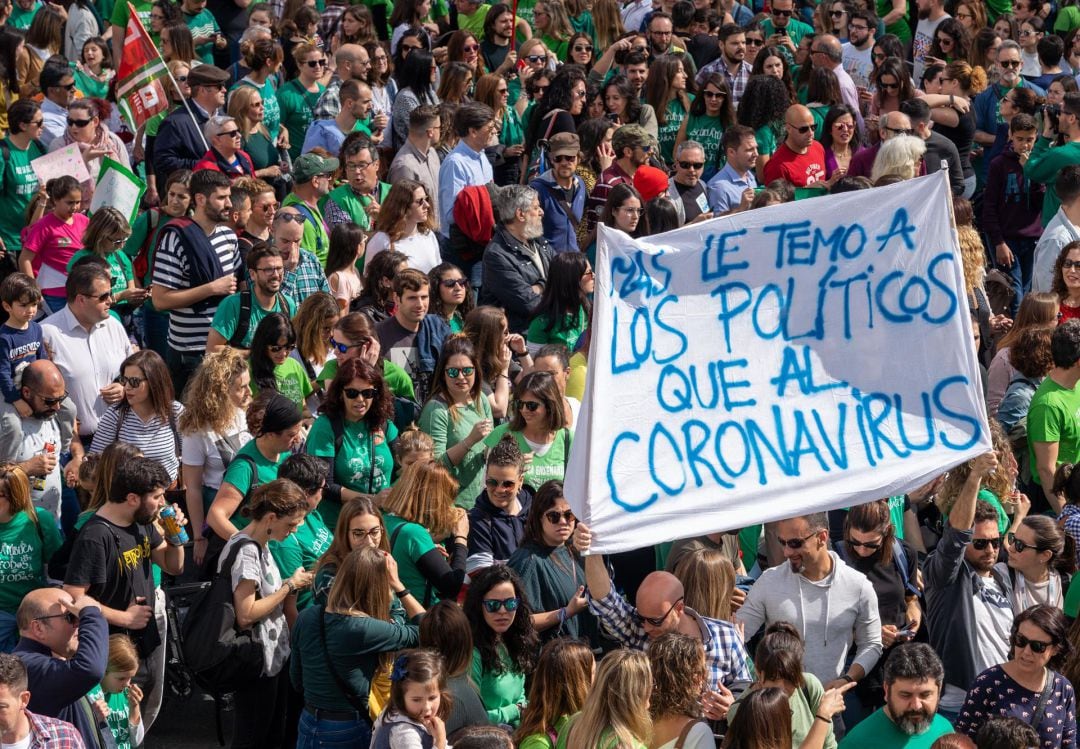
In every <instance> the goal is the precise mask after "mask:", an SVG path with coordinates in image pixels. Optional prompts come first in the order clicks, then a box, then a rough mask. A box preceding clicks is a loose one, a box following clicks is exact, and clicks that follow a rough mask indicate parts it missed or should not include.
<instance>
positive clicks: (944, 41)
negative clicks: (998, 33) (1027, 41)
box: [937, 34, 1023, 47]
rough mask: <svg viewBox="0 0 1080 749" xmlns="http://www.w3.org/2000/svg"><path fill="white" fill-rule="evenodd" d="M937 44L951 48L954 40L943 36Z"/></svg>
mask: <svg viewBox="0 0 1080 749" xmlns="http://www.w3.org/2000/svg"><path fill="white" fill-rule="evenodd" d="M1020 36H1023V34H1021V35H1020ZM937 43H938V44H939V45H941V46H942V47H951V46H952V45H953V38H952V37H951V36H943V37H941V38H939V39H938V40H937Z"/></svg>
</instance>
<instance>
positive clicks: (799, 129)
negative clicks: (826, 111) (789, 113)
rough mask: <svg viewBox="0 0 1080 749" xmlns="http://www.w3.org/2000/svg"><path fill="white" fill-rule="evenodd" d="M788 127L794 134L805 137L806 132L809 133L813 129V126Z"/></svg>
mask: <svg viewBox="0 0 1080 749" xmlns="http://www.w3.org/2000/svg"><path fill="white" fill-rule="evenodd" d="M788 127H790V128H791V129H792V130H794V131H795V132H797V133H800V134H802V135H806V134H807V133H808V132H810V131H811V130H813V129H814V126H813V125H791V124H789V125H788Z"/></svg>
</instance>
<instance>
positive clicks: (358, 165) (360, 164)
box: [345, 161, 375, 172]
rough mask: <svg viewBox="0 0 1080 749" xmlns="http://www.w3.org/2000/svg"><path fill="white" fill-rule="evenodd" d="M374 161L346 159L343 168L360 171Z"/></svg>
mask: <svg viewBox="0 0 1080 749" xmlns="http://www.w3.org/2000/svg"><path fill="white" fill-rule="evenodd" d="M374 163H375V162H374V161H353V162H349V161H346V162H345V168H346V169H347V170H349V171H351V172H362V171H364V170H365V169H367V168H368V167H369V166H371V165H372V164H374Z"/></svg>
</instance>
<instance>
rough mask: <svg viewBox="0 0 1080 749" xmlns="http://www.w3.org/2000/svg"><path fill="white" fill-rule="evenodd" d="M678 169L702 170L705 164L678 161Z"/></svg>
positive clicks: (701, 162)
mask: <svg viewBox="0 0 1080 749" xmlns="http://www.w3.org/2000/svg"><path fill="white" fill-rule="evenodd" d="M679 167H680V168H682V169H704V168H705V162H703V161H680V162H679Z"/></svg>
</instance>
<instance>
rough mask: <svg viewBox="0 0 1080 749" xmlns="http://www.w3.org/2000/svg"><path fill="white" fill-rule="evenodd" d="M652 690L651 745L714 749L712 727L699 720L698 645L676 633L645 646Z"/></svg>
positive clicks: (701, 663) (701, 674)
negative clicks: (710, 748) (646, 647)
mask: <svg viewBox="0 0 1080 749" xmlns="http://www.w3.org/2000/svg"><path fill="white" fill-rule="evenodd" d="M649 665H650V666H651V667H652V679H653V690H652V697H651V698H650V699H649V714H650V715H651V716H652V721H653V732H652V746H655V747H657V749H673V747H675V745H676V743H678V745H679V746H680V747H686V749H697V748H698V747H701V748H702V749H705V748H706V747H715V746H716V739H714V738H713V733H712V727H711V726H709V724H708V723H706V722H705V721H703V720H702V713H701V693H702V690H703V689H704V688H705V685H706V684H707V677H708V671H707V669H706V667H705V651H704V650H702V648H701V643H700V642H699V641H698V640H696V639H694V638H693V637H690V636H689V635H684V634H682V633H680V632H665V633H664V634H662V635H660V636H659V637H657V638H656V639H655V640H653V641H652V642H650V643H649Z"/></svg>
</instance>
